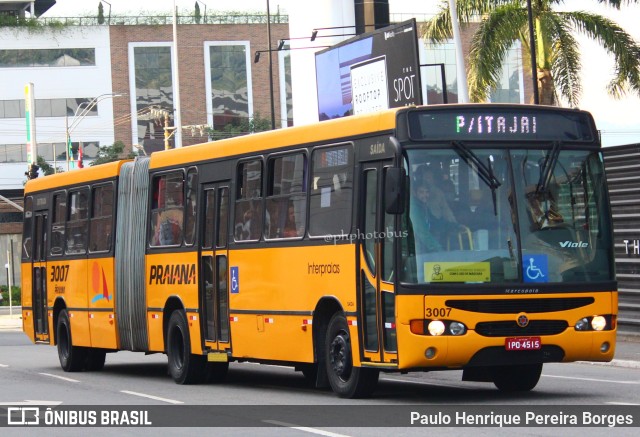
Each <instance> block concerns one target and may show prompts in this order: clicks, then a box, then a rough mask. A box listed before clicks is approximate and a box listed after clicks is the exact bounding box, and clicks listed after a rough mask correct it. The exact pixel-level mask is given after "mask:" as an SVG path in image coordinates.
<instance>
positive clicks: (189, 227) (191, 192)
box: [184, 168, 198, 246]
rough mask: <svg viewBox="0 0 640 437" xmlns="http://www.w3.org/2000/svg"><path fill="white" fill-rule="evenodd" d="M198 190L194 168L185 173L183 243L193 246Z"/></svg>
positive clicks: (196, 174)
mask: <svg viewBox="0 0 640 437" xmlns="http://www.w3.org/2000/svg"><path fill="white" fill-rule="evenodd" d="M197 190H198V173H197V171H196V169H195V168H191V169H189V171H188V172H187V196H186V199H187V205H186V206H187V207H186V209H185V212H184V243H185V244H186V245H187V246H191V245H193V242H194V240H195V238H196V207H197V205H196V195H197Z"/></svg>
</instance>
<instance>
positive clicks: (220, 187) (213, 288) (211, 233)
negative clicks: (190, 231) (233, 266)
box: [199, 181, 231, 361]
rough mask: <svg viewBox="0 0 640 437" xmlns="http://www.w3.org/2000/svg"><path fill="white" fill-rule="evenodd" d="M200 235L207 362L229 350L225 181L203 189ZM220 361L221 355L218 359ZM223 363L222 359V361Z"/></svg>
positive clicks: (227, 214) (227, 230)
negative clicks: (217, 353)
mask: <svg viewBox="0 0 640 437" xmlns="http://www.w3.org/2000/svg"><path fill="white" fill-rule="evenodd" d="M202 204H203V205H204V207H203V208H202V220H201V223H203V227H202V229H203V232H201V233H200V247H201V248H202V251H201V256H200V272H201V273H200V274H201V275H202V277H201V280H200V281H199V282H200V296H201V299H200V302H201V308H202V309H203V314H202V316H201V319H202V323H203V332H204V339H205V349H207V350H209V352H210V354H209V357H210V360H213V361H216V359H215V353H213V354H212V352H216V351H219V352H222V353H224V354H225V355H226V351H228V350H230V348H231V338H230V331H229V276H228V270H229V268H228V241H227V239H228V234H229V220H228V218H229V182H228V181H227V182H218V183H215V184H208V185H205V186H204V202H203V203H202ZM219 358H220V360H221V361H222V360H223V358H224V357H223V356H220V357H219ZM224 361H226V359H224Z"/></svg>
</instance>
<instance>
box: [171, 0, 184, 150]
mask: <svg viewBox="0 0 640 437" xmlns="http://www.w3.org/2000/svg"><path fill="white" fill-rule="evenodd" d="M177 16H178V10H177V8H176V0H173V51H172V52H171V53H172V55H173V62H172V64H173V78H174V81H173V82H174V83H173V108H174V110H175V116H174V117H173V125H174V126H175V128H176V132H175V134H176V138H175V141H176V142H175V148H176V149H177V148H180V147H182V117H181V116H180V110H181V108H180V74H179V69H178V17H177Z"/></svg>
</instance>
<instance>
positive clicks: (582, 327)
mask: <svg viewBox="0 0 640 437" xmlns="http://www.w3.org/2000/svg"><path fill="white" fill-rule="evenodd" d="M588 330H589V319H587V318H586V317H583V318H582V319H580V320H578V321H577V322H576V331H588Z"/></svg>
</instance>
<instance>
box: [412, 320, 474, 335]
mask: <svg viewBox="0 0 640 437" xmlns="http://www.w3.org/2000/svg"><path fill="white" fill-rule="evenodd" d="M409 328H410V330H411V333H413V334H417V335H433V336H440V335H451V336H460V335H464V334H466V333H467V326H466V325H465V324H464V323H462V322H456V321H454V320H430V319H414V320H411V321H410V322H409Z"/></svg>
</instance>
